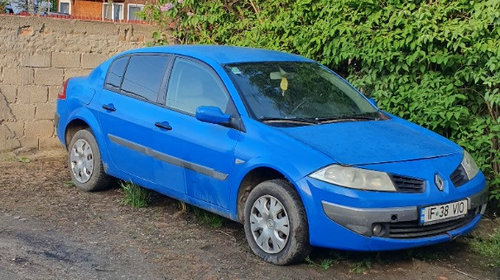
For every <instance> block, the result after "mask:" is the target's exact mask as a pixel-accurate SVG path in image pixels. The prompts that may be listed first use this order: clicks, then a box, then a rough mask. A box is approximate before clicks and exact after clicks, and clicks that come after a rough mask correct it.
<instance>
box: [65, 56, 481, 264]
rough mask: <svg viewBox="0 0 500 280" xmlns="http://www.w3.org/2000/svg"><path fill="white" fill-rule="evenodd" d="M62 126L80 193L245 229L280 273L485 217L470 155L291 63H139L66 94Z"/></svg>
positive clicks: (108, 64)
mask: <svg viewBox="0 0 500 280" xmlns="http://www.w3.org/2000/svg"><path fill="white" fill-rule="evenodd" d="M56 124H57V134H58V137H59V139H60V141H61V142H62V144H63V145H64V146H65V147H66V148H67V150H68V154H69V155H68V161H69V167H70V173H71V177H72V179H73V181H74V183H75V184H76V186H77V187H78V188H80V189H82V190H84V191H95V190H99V189H103V188H106V187H107V186H108V185H109V181H110V179H111V178H113V177H115V178H119V179H122V180H126V181H132V182H134V183H136V184H138V185H141V186H143V187H145V188H148V189H152V190H155V191H157V192H160V193H162V194H165V195H168V196H171V197H174V198H176V199H179V200H182V201H185V202H187V203H190V204H193V205H195V206H197V207H201V208H203V209H206V210H208V211H212V212H214V213H217V214H219V215H222V216H224V217H227V218H229V219H232V220H235V221H239V222H241V223H243V224H244V230H245V235H246V238H247V241H248V244H249V246H250V248H251V249H252V251H253V252H254V253H255V254H256V255H257V256H259V257H260V258H262V259H264V260H265V261H268V262H271V263H274V264H289V263H292V262H296V261H300V260H302V259H304V257H305V256H307V254H308V253H309V250H310V246H320V247H328V248H337V249H346V250H364V251H366V250H377V251H378V250H395V249H403V248H410V247H415V246H424V245H430V244H435V243H439V242H444V241H449V240H452V239H454V238H455V237H457V236H459V235H463V234H465V233H467V232H469V231H471V230H472V229H473V228H474V227H475V226H476V225H477V224H478V222H479V220H480V219H481V216H482V214H483V213H484V211H485V208H486V201H487V192H486V187H485V178H484V176H483V174H482V173H481V172H480V170H479V169H478V167H477V166H476V164H475V162H474V160H473V159H472V157H471V156H470V155H469V154H468V153H467V152H466V151H464V150H463V149H462V148H461V147H459V146H458V145H456V144H454V143H453V142H451V141H449V140H447V139H446V138H444V137H442V136H440V135H438V134H436V133H433V132H431V131H429V130H427V129H424V128H422V127H420V126H418V125H415V124H413V123H411V122H408V121H405V120H403V119H401V118H398V117H396V116H394V115H391V114H389V113H387V112H383V111H381V110H379V109H377V107H376V105H375V102H374V101H373V100H369V99H367V98H365V97H364V96H363V95H362V94H360V93H359V92H358V91H357V90H356V89H355V88H354V87H353V86H351V85H350V84H349V83H348V82H346V81H345V80H344V79H342V78H341V77H340V76H338V75H337V74H335V73H334V72H333V71H332V70H330V69H328V68H326V67H325V66H323V65H321V64H319V63H318V62H315V61H312V60H310V59H307V58H304V57H301V56H297V55H292V54H287V53H282V52H276V51H270V50H262V49H251V48H239V47H229V46H167V47H153V48H143V49H137V50H131V51H127V52H124V53H121V54H119V55H116V56H114V57H112V58H111V59H109V60H108V61H105V62H104V63H102V64H101V65H100V66H98V67H97V68H95V69H94V70H93V71H92V72H91V73H90V75H89V76H87V77H76V78H71V79H69V80H67V81H65V83H64V85H63V87H62V90H61V92H60V93H59V96H58V101H57V113H56Z"/></svg>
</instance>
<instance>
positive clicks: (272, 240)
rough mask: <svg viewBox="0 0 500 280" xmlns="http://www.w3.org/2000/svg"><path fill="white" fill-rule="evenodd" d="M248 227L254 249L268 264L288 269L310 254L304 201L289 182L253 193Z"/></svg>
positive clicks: (247, 211)
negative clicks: (291, 264) (284, 266)
mask: <svg viewBox="0 0 500 280" xmlns="http://www.w3.org/2000/svg"><path fill="white" fill-rule="evenodd" d="M244 227H245V235H246V238H247V241H248V244H249V245H250V248H251V249H252V251H253V252H254V253H255V254H256V255H257V256H259V257H260V258H262V259H263V260H265V261H267V262H270V263H274V264H279V265H286V264H290V263H294V262H298V261H302V260H303V259H304V258H305V257H306V256H307V254H309V252H310V246H309V234H308V225H307V218H306V214H305V211H304V207H303V205H302V201H301V200H300V197H299V196H298V194H297V192H296V191H295V189H294V188H293V186H291V185H290V184H289V183H288V182H287V181H285V180H269V181H265V182H262V183H260V184H259V185H257V186H256V187H255V188H254V189H253V190H252V191H251V192H250V195H249V196H248V199H247V201H246V204H245V223H244Z"/></svg>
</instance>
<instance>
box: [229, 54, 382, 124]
mask: <svg viewBox="0 0 500 280" xmlns="http://www.w3.org/2000/svg"><path fill="white" fill-rule="evenodd" d="M225 69H226V71H227V73H228V74H229V75H230V76H231V78H232V80H233V81H234V82H235V84H236V85H237V86H238V87H239V90H240V94H241V95H242V97H243V99H244V101H245V103H246V106H247V109H248V110H249V111H250V114H251V115H253V117H254V118H256V119H258V120H261V121H273V120H274V121H277V120H289V121H291V120H293V121H295V122H296V123H298V124H302V125H303V124H307V123H318V122H319V121H328V120H330V121H331V120H340V119H344V120H345V119H353V120H354V119H361V118H362V119H376V118H378V117H380V114H379V112H378V111H377V109H376V108H374V107H373V106H372V105H371V104H370V103H369V102H368V101H367V100H366V99H365V98H364V97H363V96H361V94H359V93H358V92H357V91H356V90H355V89H354V88H353V87H352V86H351V85H349V84H348V83H347V82H345V81H344V80H343V79H342V78H340V77H339V76H337V75H336V74H334V73H333V72H332V71H330V70H328V69H326V67H323V66H321V65H320V64H317V63H310V62H258V63H241V64H230V65H226V66H225Z"/></svg>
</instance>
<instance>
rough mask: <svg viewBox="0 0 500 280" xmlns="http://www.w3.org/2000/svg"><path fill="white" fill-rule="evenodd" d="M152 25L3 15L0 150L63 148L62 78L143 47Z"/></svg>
mask: <svg viewBox="0 0 500 280" xmlns="http://www.w3.org/2000/svg"><path fill="white" fill-rule="evenodd" d="M152 32H153V27H152V26H148V25H131V24H119V23H110V22H85V21H78V20H67V19H52V18H43V17H21V16H6V15H0V151H6V150H14V149H17V148H20V147H28V148H37V149H44V148H51V147H56V146H59V145H60V144H59V143H58V141H57V139H56V135H55V130H54V111H55V102H56V98H57V93H58V92H59V90H60V88H61V85H62V83H63V81H64V80H66V79H68V78H70V77H75V76H82V75H87V74H88V73H90V71H91V70H92V69H93V68H94V67H95V66H97V65H99V64H100V63H101V62H103V61H104V60H106V59H107V58H109V57H111V56H112V55H114V54H117V53H119V52H121V51H124V50H127V49H132V48H138V47H142V46H144V45H145V43H146V42H147V41H148V40H149V38H151V35H152Z"/></svg>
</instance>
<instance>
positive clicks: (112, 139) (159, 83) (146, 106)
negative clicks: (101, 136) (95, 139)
mask: <svg viewBox="0 0 500 280" xmlns="http://www.w3.org/2000/svg"><path fill="white" fill-rule="evenodd" d="M171 59H172V58H171V56H168V55H163V54H137V55H132V56H125V57H121V58H117V59H116V60H115V61H114V62H113V63H112V64H111V66H110V68H109V72H108V74H107V77H106V81H105V85H104V89H103V92H102V94H100V95H99V100H98V106H99V108H97V110H98V116H99V121H100V124H101V127H102V130H103V132H104V133H105V135H106V141H107V144H108V148H109V153H110V157H111V161H112V164H113V165H114V166H115V167H116V168H117V169H118V170H120V171H121V172H123V174H124V176H122V177H124V178H123V179H125V180H127V179H134V178H139V179H142V180H146V181H149V182H155V181H157V180H156V177H157V176H159V174H161V175H165V174H168V175H167V176H168V177H169V181H168V184H167V185H168V186H169V187H170V188H171V189H172V190H175V191H177V192H179V193H180V194H185V180H184V171H183V170H182V168H179V167H178V166H176V165H171V164H165V162H158V161H155V160H153V157H154V156H156V155H155V153H154V147H158V146H161V145H168V143H165V142H164V141H165V139H164V138H163V136H164V135H165V132H168V130H169V128H168V127H169V126H168V123H159V122H158V120H161V119H165V118H163V117H162V115H163V114H165V112H166V111H167V110H166V109H165V108H164V107H162V106H161V105H160V102H162V101H161V100H160V99H162V98H161V97H160V96H164V94H160V92H164V91H165V85H166V79H165V75H166V72H167V69H169V66H170V63H171Z"/></svg>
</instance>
